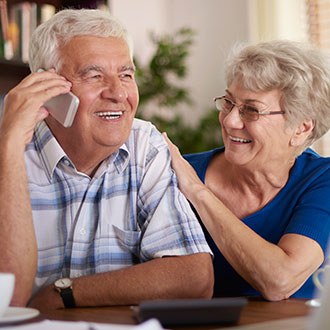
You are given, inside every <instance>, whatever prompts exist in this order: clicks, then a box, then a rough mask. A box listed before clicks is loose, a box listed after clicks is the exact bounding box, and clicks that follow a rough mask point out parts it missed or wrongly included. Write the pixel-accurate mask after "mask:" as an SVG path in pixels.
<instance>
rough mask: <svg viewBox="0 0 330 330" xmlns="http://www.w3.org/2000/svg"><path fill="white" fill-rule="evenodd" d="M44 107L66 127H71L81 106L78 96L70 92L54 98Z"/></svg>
mask: <svg viewBox="0 0 330 330" xmlns="http://www.w3.org/2000/svg"><path fill="white" fill-rule="evenodd" d="M44 106H45V107H46V108H47V110H48V111H49V113H50V114H51V115H52V116H53V117H54V118H55V119H56V120H57V121H58V122H60V123H61V124H62V125H63V126H64V127H70V126H71V125H72V123H73V120H74V117H75V115H76V112H77V109H78V106H79V99H78V97H77V96H76V95H74V94H73V93H71V92H69V93H67V94H60V95H57V96H55V97H53V98H52V99H50V100H49V101H48V102H46V103H45V104H44Z"/></svg>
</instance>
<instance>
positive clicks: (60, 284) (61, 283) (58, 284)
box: [55, 277, 72, 289]
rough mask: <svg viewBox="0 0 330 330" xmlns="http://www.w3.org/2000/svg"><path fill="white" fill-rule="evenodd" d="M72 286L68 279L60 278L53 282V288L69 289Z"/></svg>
mask: <svg viewBox="0 0 330 330" xmlns="http://www.w3.org/2000/svg"><path fill="white" fill-rule="evenodd" d="M71 285H72V280H71V279H70V278H67V277H65V278H60V279H59V280H57V281H56V282H55V286H56V287H58V288H60V289H65V288H69V287H70V286H71Z"/></svg>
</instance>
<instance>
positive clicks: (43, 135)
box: [34, 121, 130, 182]
mask: <svg viewBox="0 0 330 330" xmlns="http://www.w3.org/2000/svg"><path fill="white" fill-rule="evenodd" d="M34 143H35V146H36V149H37V150H38V152H39V154H40V158H41V162H42V164H43V166H44V169H45V171H46V174H47V177H48V179H49V181H50V182H51V181H52V178H53V174H54V171H55V168H56V166H57V164H58V163H59V162H60V161H61V160H65V161H66V162H67V163H68V164H69V165H70V166H71V167H73V168H74V164H73V163H72V162H71V160H70V159H69V157H68V156H67V155H66V153H65V152H64V150H63V149H62V147H61V146H60V144H59V143H58V141H57V140H56V138H55V137H54V135H53V134H52V132H51V130H50V129H49V127H48V126H47V124H46V122H45V121H41V122H40V123H39V124H37V125H36V127H35V130H34ZM129 158H130V153H129V151H128V148H127V145H126V143H124V144H123V145H122V146H121V147H120V148H119V150H117V151H116V152H114V153H113V154H112V155H110V156H109V157H107V158H106V159H105V160H104V161H103V163H102V164H101V165H100V168H99V169H98V171H97V173H96V174H98V175H97V176H99V175H101V174H102V173H103V172H104V171H106V170H107V169H109V166H110V164H111V163H112V162H113V163H114V165H115V167H116V170H117V171H118V173H121V172H123V171H124V170H125V168H126V167H127V166H128V162H129ZM101 172H102V173H101Z"/></svg>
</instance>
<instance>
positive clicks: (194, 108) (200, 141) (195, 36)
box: [110, 0, 330, 156]
mask: <svg viewBox="0 0 330 330" xmlns="http://www.w3.org/2000/svg"><path fill="white" fill-rule="evenodd" d="M110 10H111V12H112V13H113V14H114V15H115V16H117V17H118V18H120V19H121V20H122V21H123V22H124V24H125V25H126V26H127V28H128V30H129V31H130V32H131V34H132V35H133V39H134V42H135V58H136V62H137V64H138V67H141V69H142V76H143V75H144V77H146V76H148V74H150V67H151V68H153V71H152V73H153V76H154V77H155V76H157V72H160V73H161V74H162V75H163V81H152V79H141V77H139V76H138V81H139V78H140V83H139V85H140V93H141V103H140V107H139V111H138V115H139V116H141V117H143V118H146V119H150V120H152V121H153V122H154V123H155V124H156V125H157V126H158V128H159V129H160V130H167V131H168V134H169V135H170V137H172V139H173V140H174V141H175V142H176V143H177V144H178V146H179V147H180V149H181V151H182V152H184V153H190V152H197V151H202V150H206V149H210V148H213V147H215V146H219V145H221V144H222V140H221V134H220V128H219V124H218V113H217V112H216V110H215V109H214V105H213V98H214V97H215V96H221V95H223V94H224V90H225V88H226V86H225V81H224V71H223V67H224V61H225V59H226V56H227V54H228V52H229V50H230V48H231V47H232V46H233V45H234V44H235V43H241V42H257V41H263V40H273V39H291V40H297V41H304V42H311V43H313V44H314V45H316V46H317V47H320V48H323V49H327V48H329V46H330V44H329V41H330V2H329V1H328V0H204V1H202V0H138V1H137V0H110ZM181 29H186V31H183V32H182V31H180V30H181ZM184 32H186V33H184ZM189 32H190V34H189ZM157 38H158V39H157ZM160 39H161V40H160ZM180 42H181V43H183V44H184V46H183V47H181V49H178V47H177V46H178V45H179V44H180ZM162 47H163V48H162ZM166 47H167V48H166ZM162 51H163V52H162ZM166 51H168V54H166ZM166 55H168V56H167V57H168V58H169V59H168V61H166ZM157 56H158V57H157ZM171 61H172V62H173V63H170V62H171ZM157 63H158V67H157ZM166 65H167V66H166ZM180 66H181V69H182V71H183V72H180ZM182 67H184V68H182ZM176 69H177V71H176ZM180 73H181V74H180ZM182 73H183V74H182ZM148 86H149V89H148ZM151 87H155V90H154V91H153V92H152V91H151V90H150V88H151ZM156 87H158V91H161V92H160V93H157V91H156ZM162 87H164V89H163V90H162ZM171 88H174V90H173V89H172V90H171ZM175 88H179V89H181V91H178V90H175ZM166 91H167V92H169V93H168V94H169V95H167V94H166ZM176 93H177V94H176ZM171 97H172V99H171ZM168 98H169V100H168ZM313 147H314V148H315V149H316V150H317V151H318V152H320V153H321V154H322V155H327V156H330V136H327V137H325V138H324V139H322V141H320V142H318V144H317V145H315V146H313Z"/></svg>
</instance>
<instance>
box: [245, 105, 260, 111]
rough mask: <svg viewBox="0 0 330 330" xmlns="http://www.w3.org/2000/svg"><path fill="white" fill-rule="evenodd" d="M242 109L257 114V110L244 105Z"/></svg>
mask: <svg viewBox="0 0 330 330" xmlns="http://www.w3.org/2000/svg"><path fill="white" fill-rule="evenodd" d="M244 108H245V109H244V110H246V111H249V112H259V111H258V109H256V108H254V107H251V106H249V105H246V106H245V107H244Z"/></svg>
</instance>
